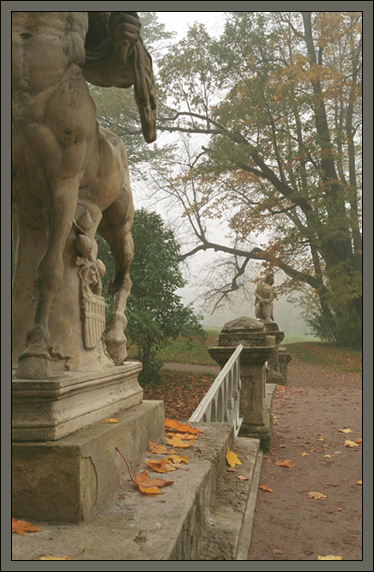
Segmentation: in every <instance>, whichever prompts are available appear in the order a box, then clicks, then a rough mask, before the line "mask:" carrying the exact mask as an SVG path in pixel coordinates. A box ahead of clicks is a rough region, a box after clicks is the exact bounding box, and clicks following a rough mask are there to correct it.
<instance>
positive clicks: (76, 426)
mask: <svg viewBox="0 0 374 572" xmlns="http://www.w3.org/2000/svg"><path fill="white" fill-rule="evenodd" d="M141 367H142V366H141V364H140V362H127V363H126V364H124V365H122V366H117V367H113V368H111V369H110V370H107V371H106V372H84V373H80V374H69V373H65V374H60V375H56V377H55V378H49V379H46V380H40V381H37V380H31V379H28V380H22V379H18V378H15V377H14V378H13V380H12V438H13V439H14V440H17V441H43V440H56V439H61V438H62V437H65V436H66V435H69V434H71V433H73V432H74V431H78V430H80V429H83V428H85V427H87V426H89V425H92V424H93V423H96V422H97V421H100V420H102V419H105V418H107V417H112V416H114V415H115V414H116V413H117V412H119V411H121V410H122V411H123V410H126V409H129V408H130V407H133V406H134V405H137V404H139V403H141V401H142V399H143V389H142V388H141V387H140V385H139V383H138V374H139V372H140V371H141Z"/></svg>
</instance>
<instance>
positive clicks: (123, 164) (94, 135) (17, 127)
mask: <svg viewBox="0 0 374 572" xmlns="http://www.w3.org/2000/svg"><path fill="white" fill-rule="evenodd" d="M140 27H141V25H140V21H139V17H138V15H137V13H136V12H13V18H12V129H13V132H12V220H13V241H14V250H15V261H16V265H15V272H14V277H13V304H12V309H13V317H12V335H13V342H12V345H13V350H14V360H13V364H14V367H15V368H17V369H16V373H15V375H16V377H18V378H28V379H45V378H49V377H51V376H53V375H55V374H56V373H55V372H56V371H57V372H60V371H66V370H78V371H86V370H93V369H96V368H99V369H100V368H104V369H105V368H106V367H113V366H115V365H120V364H122V363H123V362H124V360H125V358H126V356H127V350H126V337H125V334H124V329H125V327H126V323H127V320H126V318H125V314H124V312H125V308H126V301H127V298H128V295H129V293H130V288H131V280H130V276H129V269H130V264H131V260H132V258H133V241H132V238H131V226H132V221H133V216H134V206H133V199H132V193H131V188H130V181H129V172H128V162H127V155H126V151H125V148H124V146H123V144H122V142H121V140H120V138H119V137H117V136H116V135H114V134H112V133H110V132H109V131H106V130H105V129H102V128H100V127H99V126H98V124H97V121H96V107H95V104H94V102H93V100H92V98H91V96H90V94H89V89H88V85H87V82H90V83H92V84H94V85H98V86H103V87H110V86H115V87H119V88H129V87H131V86H132V85H134V93H135V100H136V102H137V105H138V109H139V113H140V118H141V122H142V131H143V135H144V137H145V139H146V141H147V142H148V143H150V142H152V141H154V140H155V139H156V126H155V122H156V117H155V109H156V103H155V85H154V78H153V72H152V60H151V57H150V55H149V54H148V52H147V50H146V49H145V47H144V44H143V42H142V40H141V38H140ZM96 231H97V232H98V233H99V234H100V235H101V236H102V237H103V238H104V239H105V240H106V241H107V242H108V244H109V245H110V248H111V251H112V255H113V258H114V262H115V268H116V272H115V276H114V278H113V279H112V281H111V287H110V289H111V293H112V294H113V295H114V307H113V313H112V315H111V316H110V318H109V321H108V323H109V332H108V333H107V335H106V337H105V340H104V329H105V302H104V299H103V298H102V297H101V280H100V278H101V277H102V276H103V274H104V273H105V267H104V264H103V263H102V262H101V261H100V260H97V244H96V242H95V239H94V236H95V233H96Z"/></svg>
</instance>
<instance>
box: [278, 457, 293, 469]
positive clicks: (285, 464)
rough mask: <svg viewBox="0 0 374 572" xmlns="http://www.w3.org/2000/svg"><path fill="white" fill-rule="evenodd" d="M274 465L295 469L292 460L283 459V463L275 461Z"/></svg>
mask: <svg viewBox="0 0 374 572" xmlns="http://www.w3.org/2000/svg"><path fill="white" fill-rule="evenodd" d="M275 465H278V467H287V468H290V467H296V465H295V463H293V462H292V459H285V460H284V461H275Z"/></svg>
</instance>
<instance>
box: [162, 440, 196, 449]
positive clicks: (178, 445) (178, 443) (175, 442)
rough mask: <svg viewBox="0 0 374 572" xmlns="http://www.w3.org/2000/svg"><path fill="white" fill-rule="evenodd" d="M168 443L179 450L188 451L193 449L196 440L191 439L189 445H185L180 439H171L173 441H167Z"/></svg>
mask: <svg viewBox="0 0 374 572" xmlns="http://www.w3.org/2000/svg"><path fill="white" fill-rule="evenodd" d="M166 441H167V442H168V443H169V445H172V446H173V447H176V448H177V449H178V448H181V449H187V448H188V447H191V445H193V444H194V442H195V439H190V440H189V441H188V442H187V443H184V442H183V441H182V439H178V437H171V439H166Z"/></svg>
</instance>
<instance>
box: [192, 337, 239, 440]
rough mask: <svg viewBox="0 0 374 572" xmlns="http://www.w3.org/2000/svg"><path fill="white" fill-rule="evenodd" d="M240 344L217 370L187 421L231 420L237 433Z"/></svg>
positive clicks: (223, 421)
mask: <svg viewBox="0 0 374 572" xmlns="http://www.w3.org/2000/svg"><path fill="white" fill-rule="evenodd" d="M242 349H243V346H242V345H238V347H237V348H236V350H235V352H234V353H233V354H232V356H231V357H230V359H229V360H228V361H227V363H226V364H225V366H224V367H223V368H222V370H221V371H220V372H219V374H218V376H217V377H216V379H215V380H214V382H213V384H212V385H211V387H210V388H209V390H208V392H207V394H206V395H205V396H204V397H203V399H202V400H201V401H200V403H199V405H198V406H197V407H196V409H195V411H194V412H193V413H192V415H191V417H190V419H189V421H195V422H220V423H225V422H231V423H233V424H234V430H235V435H237V434H238V433H239V429H240V426H241V424H242V421H243V419H242V418H240V417H239V405H240V388H241V381H240V353H241V351H242Z"/></svg>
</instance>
